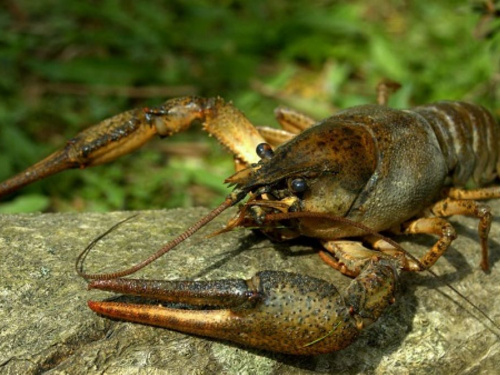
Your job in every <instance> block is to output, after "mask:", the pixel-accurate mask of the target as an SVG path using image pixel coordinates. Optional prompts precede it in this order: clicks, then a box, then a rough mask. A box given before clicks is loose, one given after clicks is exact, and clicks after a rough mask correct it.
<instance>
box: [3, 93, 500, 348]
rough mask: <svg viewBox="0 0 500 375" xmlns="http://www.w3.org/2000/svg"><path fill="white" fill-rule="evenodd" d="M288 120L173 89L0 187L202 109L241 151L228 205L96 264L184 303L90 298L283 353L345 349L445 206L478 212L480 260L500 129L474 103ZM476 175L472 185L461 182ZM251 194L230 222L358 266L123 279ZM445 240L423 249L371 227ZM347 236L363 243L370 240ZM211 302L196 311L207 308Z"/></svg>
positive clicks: (91, 159)
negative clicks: (147, 250)
mask: <svg viewBox="0 0 500 375" xmlns="http://www.w3.org/2000/svg"><path fill="white" fill-rule="evenodd" d="M277 118H278V121H279V122H280V124H281V125H282V128H283V129H282V130H278V129H271V128H259V129H256V128H254V127H253V126H252V125H251V124H250V123H249V121H248V120H247V119H246V118H245V116H244V115H243V114H242V113H241V112H240V111H238V110H237V109H236V108H235V107H234V106H233V105H232V104H230V103H227V102H225V101H224V100H222V99H220V98H211V99H204V98H198V97H187V98H179V99H171V100H168V101H167V102H165V103H164V104H163V105H161V106H159V107H157V108H144V109H135V110H132V111H129V112H125V113H123V114H120V115H117V116H115V117H113V118H111V119H109V120H105V121H103V122H102V123H100V124H98V125H96V126H94V127H92V128H89V129H87V130H85V131H83V132H81V133H80V134H79V135H77V136H76V137H75V138H73V139H72V140H70V141H69V142H68V144H67V145H66V147H65V148H64V149H62V150H60V151H57V152H55V153H54V154H52V155H50V156H49V157H48V158H46V159H45V160H43V161H41V162H39V163H38V164H36V165H34V166H33V167H31V168H29V169H27V170H26V171H25V172H22V173H20V174H19V175H17V176H15V177H13V178H12V179H10V180H7V181H5V182H3V183H2V184H0V196H3V195H5V194H8V193H9V192H11V191H14V190H15V189H18V188H20V187H22V186H24V185H26V184H28V183H31V182H33V181H36V180H38V179H40V178H43V177H46V176H48V175H50V174H53V173H56V172H59V171H61V170H63V169H67V168H75V167H76V168H84V167H88V166H92V165H97V164H102V163H106V162H108V161H111V160H113V159H115V158H117V157H119V156H120V155H123V154H125V153H128V152H131V151H132V150H134V149H136V148H138V147H140V146H141V145H143V144H144V143H146V142H147V141H148V140H149V139H150V138H151V137H153V136H154V135H160V136H169V135H171V134H173V133H176V132H179V131H182V130H184V129H186V128H187V127H189V126H190V124H191V123H192V122H193V121H194V120H200V121H201V122H202V123H203V126H204V129H205V130H207V131H208V132H209V133H210V134H212V135H214V136H215V137H216V138H217V139H218V140H219V141H220V142H221V143H222V144H223V145H225V146H226V147H228V148H229V150H230V151H231V152H232V153H233V154H234V155H235V160H236V166H237V172H236V173H235V174H234V175H233V176H231V177H229V178H228V179H227V180H226V182H228V183H230V184H233V185H234V186H235V188H234V191H233V193H231V194H230V195H229V196H228V197H227V199H226V200H225V202H224V203H223V204H222V205H221V206H219V207H218V208H216V209H215V210H214V211H212V212H211V213H210V214H209V215H208V216H207V217H205V218H203V219H202V220H200V221H199V222H198V223H196V224H195V225H194V226H193V227H191V228H190V229H188V230H187V231H186V232H185V233H183V234H182V235H181V236H179V237H178V238H177V239H175V240H174V241H172V242H171V243H169V244H168V245H167V246H166V247H165V248H164V249H162V250H161V251H160V252H159V253H157V254H155V255H154V256H152V257H150V258H148V259H147V260H146V261H144V262H142V263H141V264H139V265H138V266H136V267H133V268H131V269H129V270H126V271H122V272H117V273H114V274H104V275H90V274H85V273H83V271H82V270H81V269H80V270H79V272H80V273H81V274H82V276H84V277H85V278H87V279H94V280H93V281H91V283H90V287H91V288H97V289H103V290H110V291H116V292H121V293H126V294H135V295H140V296H144V297H152V298H154V299H157V300H165V301H169V302H180V303H183V304H188V305H192V306H193V307H194V308H193V309H189V310H183V309H172V308H166V307H162V306H149V305H130V304H122V303H115V302H94V301H91V302H89V306H90V307H91V308H92V309H93V310H94V311H96V312H98V313H100V314H103V315H107V316H111V317H116V318H120V319H125V320H130V321H136V322H143V323H148V324H153V325H158V326H162V327H167V328H172V329H176V330H180V331H184V332H189V333H194V334H199V335H205V336H210V337H216V338H221V339H227V340H231V341H235V342H238V343H241V344H244V345H249V346H253V347H257V348H263V349H267V350H272V351H278V352H284V353H291V354H318V353H324V352H329V351H334V350H339V349H342V348H344V347H346V346H348V345H349V344H351V343H352V341H353V340H354V339H355V338H356V337H357V336H358V334H359V332H360V331H361V330H362V329H363V328H365V327H367V326H369V325H370V324H372V323H373V322H374V321H376V320H377V319H378V317H379V316H380V315H381V314H382V312H383V310H384V309H385V308H386V307H387V306H388V305H389V304H390V303H392V302H393V301H394V293H395V284H396V279H397V277H398V274H399V273H400V271H401V270H405V271H422V270H424V269H428V268H429V267H431V266H432V265H433V264H434V263H435V262H436V260H437V259H438V258H439V257H440V256H441V255H442V254H443V253H444V252H445V251H446V249H447V248H448V247H449V245H450V243H451V242H452V241H453V240H454V238H455V237H456V234H455V231H454V229H453V227H452V226H451V224H450V223H448V221H446V220H445V219H444V217H447V216H451V215H470V216H473V217H476V218H478V219H479V227H478V231H479V238H480V242H481V249H482V261H481V267H482V268H483V269H484V270H487V269H488V267H489V266H488V245H487V238H488V232H489V228H490V224H491V220H492V217H491V214H490V210H489V209H488V207H487V206H485V205H483V204H479V203H477V202H476V200H478V199H487V198H497V197H499V196H500V189H499V188H498V187H484V186H486V185H488V184H489V183H491V182H492V181H493V180H494V179H495V178H496V177H497V176H498V175H499V173H500V158H499V151H498V150H499V149H500V148H499V147H498V139H499V136H500V129H499V125H498V124H497V122H496V121H495V120H494V119H493V117H492V115H491V114H490V113H489V112H488V111H486V110H485V109H483V108H482V107H479V106H475V105H472V104H467V103H462V102H439V103H436V104H431V105H426V106H422V107H417V108H414V109H412V110H394V109H390V108H388V107H386V106H384V105H365V106H359V107H354V108H350V109H347V110H344V111H341V112H339V113H337V114H336V115H334V116H332V117H329V118H327V119H325V120H323V121H320V122H315V121H313V120H312V119H310V118H308V117H306V116H303V115H301V114H298V113H296V112H293V111H289V110H283V109H282V110H279V111H278V112H277ZM470 181H473V182H474V183H475V184H476V185H477V186H479V187H478V188H477V189H472V190H465V189H464V186H465V185H466V184H467V183H468V182H470ZM246 197H248V200H247V201H246V203H244V204H243V205H241V207H240V209H239V211H238V213H237V215H236V216H235V218H234V219H233V220H231V222H230V223H229V224H228V229H231V228H233V227H236V226H243V227H260V228H262V230H263V231H264V232H265V233H266V234H268V235H269V236H271V237H273V238H276V239H290V238H295V237H298V236H306V237H313V238H317V239H319V240H320V241H321V242H322V243H323V246H324V249H325V250H324V251H321V252H320V254H321V257H322V259H323V260H325V261H326V262H327V263H328V264H329V265H331V266H332V267H333V268H335V269H338V270H339V271H341V272H342V273H344V274H346V275H349V276H351V277H354V279H353V280H352V282H351V283H350V285H349V286H348V288H347V290H345V291H342V292H339V291H338V290H337V289H336V288H335V287H334V286H333V285H331V284H330V283H327V282H325V281H322V280H319V279H316V278H313V277H310V276H303V275H297V274H292V273H288V272H278V271H263V272H260V273H258V274H256V275H255V276H254V277H252V278H251V279H249V280H220V281H210V282H199V281H151V280H133V279H122V278H120V277H121V276H125V275H128V274H131V273H133V272H134V271H135V270H137V269H139V268H140V267H143V266H144V265H145V264H147V263H149V262H150V261H152V260H154V259H156V258H157V257H159V256H160V255H161V254H163V253H164V252H166V251H168V250H169V249H170V248H172V247H173V246H175V245H176V244H178V243H179V242H181V241H183V240H184V239H185V238H186V237H187V236H189V235H191V234H192V233H193V232H194V231H196V230H197V229H199V228H200V227H201V226H203V225H204V224H206V223H207V222H208V221H209V220H211V219H212V218H214V217H215V216H217V215H218V214H220V213H221V212H222V211H223V210H225V209H226V208H228V207H231V206H234V205H236V204H237V203H239V202H241V201H243V199H244V198H246ZM380 231H392V232H394V233H408V234H409V233H430V234H435V235H437V236H438V237H439V239H438V240H437V242H436V244H435V245H434V246H433V247H432V248H431V249H430V250H429V251H428V253H427V254H425V255H424V256H423V257H422V258H421V259H420V260H417V259H415V258H413V257H411V256H410V255H408V254H405V253H404V252H402V251H401V248H399V247H398V245H397V244H394V243H393V242H392V241H391V240H388V239H387V240H385V241H380V239H379V238H377V236H378V235H377V233H378V232H380ZM350 238H356V239H359V238H362V239H363V241H364V243H371V244H372V246H370V247H371V248H367V247H365V246H364V245H362V244H361V242H353V241H351V240H348V239H350ZM207 306H209V307H210V309H199V308H197V307H207Z"/></svg>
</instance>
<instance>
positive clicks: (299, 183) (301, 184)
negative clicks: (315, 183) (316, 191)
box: [290, 178, 307, 193]
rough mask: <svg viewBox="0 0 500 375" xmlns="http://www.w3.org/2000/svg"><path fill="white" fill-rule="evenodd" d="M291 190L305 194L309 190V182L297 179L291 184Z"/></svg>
mask: <svg viewBox="0 0 500 375" xmlns="http://www.w3.org/2000/svg"><path fill="white" fill-rule="evenodd" d="M290 189H291V190H292V191H293V192H294V193H303V192H304V191H306V190H307V182H306V180H304V179H303V178H295V179H294V180H292V182H291V183H290Z"/></svg>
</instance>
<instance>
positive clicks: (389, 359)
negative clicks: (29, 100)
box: [0, 202, 500, 374]
mask: <svg viewBox="0 0 500 375" xmlns="http://www.w3.org/2000/svg"><path fill="white" fill-rule="evenodd" d="M491 205H492V206H493V211H494V212H496V213H497V214H500V204H499V203H498V202H491ZM204 212H205V211H204V210H202V209H189V210H180V209H179V210H171V211H150V212H141V213H140V216H138V217H137V218H135V219H133V220H132V221H130V222H128V223H126V224H124V225H123V226H121V227H120V228H118V229H117V230H116V231H114V232H113V233H111V234H110V235H109V236H107V237H105V238H104V239H103V240H102V241H101V242H100V243H99V244H98V245H97V247H96V248H95V249H94V250H93V251H92V252H91V254H90V256H89V258H88V259H87V261H86V263H85V267H86V270H87V271H89V272H103V271H111V270H117V269H122V268H124V267H126V266H128V265H130V264H132V263H134V262H137V261H138V260H142V259H143V258H144V257H145V256H146V254H150V253H151V252H152V251H153V250H155V249H157V248H158V247H160V246H161V245H162V244H164V243H165V242H166V240H167V239H169V238H172V237H173V236H175V235H176V234H178V233H180V232H181V231H182V230H183V229H185V228H186V227H187V226H188V224H190V223H193V222H194V221H195V219H197V218H199V217H200V216H201V215H202V214H203V213H204ZM130 215H131V213H130V212H115V213H105V214H101V213H87V214H28V215H0V256H1V259H2V261H1V264H0V270H1V271H0V272H1V275H2V276H1V283H0V327H1V329H0V370H1V372H2V373H5V374H39V373H42V372H43V373H45V372H46V373H49V374H95V373H99V374H101V373H105V374H132V373H133V374H137V373H145V374H146V373H147V374H187V373H189V374H212V373H213V374H215V373H217V374H220V373H222V374H245V373H248V374H255V373H257V374H285V373H286V374H297V373H304V374H305V373H314V372H318V373H336V374H356V373H362V374H396V373H397V374H405V373H406V374H410V373H411V374H450V373H453V374H490V373H491V374H492V373H495V372H496V371H497V370H498V364H499V363H500V338H499V336H498V334H499V330H498V329H495V328H492V325H491V323H489V322H488V321H487V320H486V319H485V318H484V317H482V316H481V315H479V314H478V313H477V311H474V310H473V309H471V307H470V305H469V304H467V303H466V302H465V301H463V299H462V298H460V297H459V296H457V295H456V294H455V293H454V292H452V291H451V290H450V288H448V287H447V286H446V284H445V283H449V284H451V285H452V286H453V287H454V288H456V289H458V290H459V291H460V292H461V293H463V294H464V295H466V296H468V297H469V298H470V299H471V300H472V301H474V303H476V304H477V305H478V306H480V308H481V309H482V310H483V311H484V312H486V313H487V314H488V316H489V317H491V318H492V319H493V320H494V321H495V322H497V324H500V304H499V303H498V294H499V291H500V282H499V281H500V267H499V265H500V262H499V258H500V244H499V241H500V233H499V231H500V224H499V222H498V220H497V219H496V220H495V222H494V225H493V228H492V231H491V239H490V246H491V256H490V260H491V266H492V267H491V273H489V274H486V273H484V272H482V271H481V270H480V269H479V267H478V264H479V259H480V251H479V244H478V242H477V233H476V226H477V220H475V219H472V218H463V217H460V218H453V219H452V222H453V223H454V225H455V227H456V228H457V230H458V232H459V234H460V237H459V238H458V239H457V240H456V241H455V243H454V244H453V247H452V248H451V249H449V251H448V252H447V254H446V255H445V256H444V258H443V259H440V260H439V261H438V263H437V264H436V266H435V267H433V270H434V271H435V272H436V273H437V274H439V275H440V276H439V277H438V278H435V277H433V276H432V275H430V274H429V273H421V274H410V273H405V274H404V275H403V276H402V277H401V285H400V293H399V298H398V300H397V301H396V303H395V304H394V305H392V306H391V307H390V308H389V310H388V311H387V312H386V314H385V315H384V316H383V317H382V318H381V319H379V321H378V322H377V323H376V324H375V325H374V326H372V327H371V328H369V329H367V330H366V331H365V332H364V334H363V335H362V337H361V338H359V339H358V340H357V341H356V342H354V343H353V344H352V345H351V346H350V347H348V348H347V349H345V350H343V351H340V352H336V353H331V354H328V355H320V356H316V357H293V356H287V355H282V354H275V353H269V352H262V351H257V350H252V349H247V348H242V347H239V346H236V345H233V344H230V343H227V342H220V341H215V340H210V339H205V338H201V337H195V336H189V335H185V334H182V333H178V332H174V331H169V330H165V329H158V328H152V327H149V326H144V325H138V324H130V323H124V322H119V321H112V320H109V319H106V318H102V317H99V316H97V315H96V314H94V313H93V312H92V311H90V310H89V309H88V308H87V306H86V300H87V299H89V298H92V299H103V298H107V297H109V294H107V293H104V292H100V291H87V290H86V284H85V282H84V281H83V280H82V279H81V278H79V277H78V276H77V275H76V273H75V267H74V262H75V259H76V257H77V255H78V254H79V252H80V251H81V250H82V249H83V248H85V246H86V245H87V244H88V243H89V242H90V241H91V240H92V239H94V238H95V237H96V236H98V235H99V234H100V233H102V232H103V231H105V230H106V229H107V228H109V227H110V226H111V225H112V224H113V223H115V222H118V221H120V220H121V219H123V218H126V217H128V216H130ZM227 218H228V215H224V216H223V217H222V218H221V219H220V220H216V221H215V223H213V224H211V225H210V226H209V227H208V228H205V229H204V230H203V231H202V232H201V234H197V235H195V236H194V237H192V238H190V239H188V240H187V241H186V242H185V243H183V244H182V245H180V246H179V247H177V248H176V249H174V250H172V251H171V252H170V253H169V254H167V255H165V256H164V257H163V258H161V259H160V260H159V261H157V262H155V263H154V264H152V265H151V266H149V267H147V268H146V269H144V270H142V271H140V272H139V273H138V274H137V277H149V278H174V279H175V278H200V279H215V278H222V277H233V278H234V277H243V278H248V277H250V276H251V275H253V274H254V273H255V272H256V271H258V270H262V269H284V270H290V271H295V272H301V273H307V274H311V275H315V276H318V277H320V278H324V279H326V280H330V281H332V282H334V283H335V284H336V285H338V286H339V287H340V288H343V287H345V285H346V284H347V283H348V281H349V280H348V279H347V278H345V277H344V276H342V275H340V274H339V273H338V272H336V271H334V270H332V269H331V268H329V267H328V266H327V265H325V264H323V262H321V260H320V259H319V258H318V257H317V255H316V254H315V250H314V249H315V248H317V247H318V245H317V244H316V243H314V242H312V241H311V242H307V241H304V242H302V244H300V245H294V246H293V247H291V248H290V247H289V246H288V245H287V244H273V243H271V242H270V241H268V240H266V239H265V238H263V237H262V236H260V235H257V234H254V233H252V232H249V231H236V232H232V233H227V234H224V235H220V236H217V237H215V238H211V239H204V236H203V235H206V234H208V233H210V232H211V231H214V230H216V229H219V228H220V227H221V226H222V223H223V222H224V220H225V219H227ZM399 240H400V241H403V245H404V246H405V247H406V248H408V249H409V250H411V251H412V252H413V253H414V254H423V252H424V251H425V249H427V248H428V247H429V246H431V245H432V243H433V241H434V239H433V238H430V237H429V238H427V237H425V238H422V237H415V238H401V239H399Z"/></svg>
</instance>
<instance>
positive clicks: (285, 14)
mask: <svg viewBox="0 0 500 375" xmlns="http://www.w3.org/2000/svg"><path fill="white" fill-rule="evenodd" d="M1 4H2V8H3V10H2V12H0V27H1V30H2V32H1V33H0V67H1V71H2V74H0V95H1V100H0V124H1V125H0V180H3V179H6V178H8V177H9V176H11V175H13V174H14V173H17V172H19V171H21V170H22V169H23V168H25V167H27V166H29V165H31V164H33V163H34V162H36V161H37V160H39V159H41V158H43V157H44V156H46V155H47V154H49V153H50V152H52V151H54V150H55V149H56V148H58V147H61V146H62V145H64V142H65V140H66V139H69V138H71V137H72V136H74V135H75V134H76V133H77V132H78V131H79V130H81V129H83V128H84V127H86V126H89V125H92V124H94V123H97V122H99V121H101V120H102V119H105V118H107V117H110V116H112V115H114V114H117V113H119V112H122V111H124V110H127V109H130V108H133V107H138V106H145V105H154V104H159V103H160V102H162V101H164V100H166V99H168V98H170V97H175V96H181V95H191V94H197V95H203V96H213V95H220V96H222V97H224V98H226V99H228V100H232V101H233V102H234V103H235V104H236V105H237V106H238V107H239V108H240V109H242V110H243V111H244V112H245V114H246V115H247V116H248V117H249V118H250V119H251V121H252V122H253V123H255V124H266V125H268V124H272V123H273V122H274V120H273V115H272V113H273V112H272V110H273V109H274V108H275V107H276V106H278V105H279V104H284V105H288V106H292V107H294V108H296V109H299V110H302V111H304V112H306V113H309V114H310V115H313V116H315V117H317V118H321V117H325V116H328V115H329V114H331V113H334V112H335V111H336V110H337V109H338V108H345V107H348V106H352V105H356V104H361V103H373V102H374V101H375V87H376V85H377V83H378V82H379V81H380V80H381V79H383V78H389V79H392V80H395V81H398V82H400V83H401V84H402V85H403V88H402V89H401V90H400V91H399V92H397V93H396V94H395V95H393V96H392V97H391V102H390V104H391V105H392V106H394V107H398V108H399V107H406V106H410V105H414V104H423V103H426V102H431V101H434V100H439V99H461V100H468V101H471V102H475V103H480V104H483V105H485V106H487V107H488V108H490V109H492V110H493V111H494V112H496V114H497V115H498V114H499V112H500V110H499V108H500V105H499V103H500V102H499V98H500V32H499V30H500V19H499V18H498V16H499V13H500V11H499V10H498V9H499V5H498V3H497V5H495V3H494V2H493V1H489V2H488V1H451V0H448V1H444V0H443V1H437V2H422V1H416V0H415V1H410V0H408V1H396V0H392V1H385V2H380V1H326V0H324V1H320V0H308V1H304V0H299V1H293V2H292V1H289V0H273V1H259V0H255V1H252V2H249V1H243V0H240V1H236V0H235V1H231V0H226V1H223V0H219V1H208V0H191V1H181V0H164V1H161V0H156V1H155V0H151V1H135V2H134V1H118V0H100V1H64V2H63V1H55V0H53V1H52V0H38V1H36V2H35V1H29V0H7V1H2V3H1ZM495 7H496V9H495ZM231 164H232V162H231V158H230V157H228V155H226V154H225V153H224V151H221V150H220V149H219V148H218V147H217V145H216V144H214V142H213V141H211V140H208V137H205V136H204V135H203V134H201V132H198V131H196V129H194V130H193V131H189V132H187V133H185V134H182V135H177V136H175V137H172V139H168V140H156V141H154V142H152V143H151V144H149V145H148V146H146V147H145V148H143V149H142V150H141V151H139V152H137V153H136V154H135V155H133V156H127V157H124V158H122V159H121V160H119V161H117V162H115V163H113V164H111V165H106V166H100V167H95V168H91V169H88V170H85V171H79V170H72V171H67V172H64V173H62V174H60V175H58V176H54V177H51V178H49V179H47V180H45V181H41V182H38V183H35V184H33V185H31V186H29V187H26V188H24V189H22V190H21V191H19V192H18V193H15V194H12V195H11V196H9V197H7V198H6V199H4V200H3V202H2V203H1V204H0V212H24V211H38V210H42V211H102V210H122V209H127V210H131V209H143V208H162V207H178V206H191V205H207V206H210V205H213V204H214V203H216V202H218V201H220V199H221V196H224V195H225V194H226V193H227V190H226V188H225V187H224V186H223V184H222V181H223V179H224V177H226V176H228V175H229V174H230V173H231Z"/></svg>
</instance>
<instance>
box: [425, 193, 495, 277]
mask: <svg viewBox="0 0 500 375" xmlns="http://www.w3.org/2000/svg"><path fill="white" fill-rule="evenodd" d="M479 190H486V189H478V190H477V191H476V192H479ZM474 194H475V193H474V192H473V193H472V196H474ZM431 211H432V213H434V214H435V215H437V216H452V215H467V216H472V217H476V218H478V219H479V224H478V233H479V240H480V242H481V253H482V254H481V268H482V269H483V270H485V271H487V270H488V269H489V262H488V234H489V232H490V227H491V220H492V216H491V212H490V208H489V207H488V206H486V205H484V204H481V203H478V202H476V201H471V200H465V199H461V200H455V199H450V198H447V199H444V200H442V201H439V202H437V203H436V204H435V205H434V206H433V207H432V208H431Z"/></svg>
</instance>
